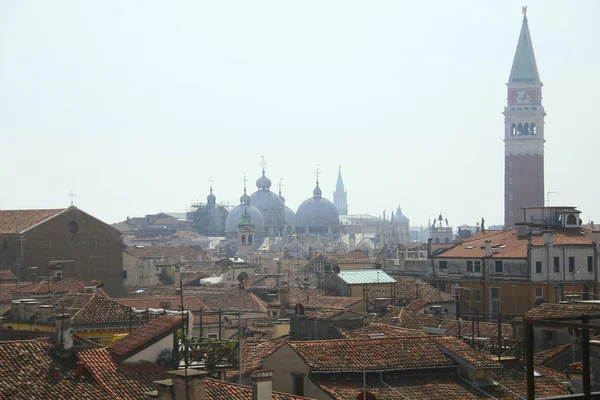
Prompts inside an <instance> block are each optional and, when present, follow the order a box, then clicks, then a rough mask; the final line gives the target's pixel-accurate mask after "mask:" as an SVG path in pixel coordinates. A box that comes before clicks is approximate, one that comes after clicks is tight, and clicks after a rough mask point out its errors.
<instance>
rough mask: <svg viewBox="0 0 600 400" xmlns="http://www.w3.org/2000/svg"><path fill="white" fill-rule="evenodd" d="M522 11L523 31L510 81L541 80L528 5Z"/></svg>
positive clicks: (520, 35)
mask: <svg viewBox="0 0 600 400" xmlns="http://www.w3.org/2000/svg"><path fill="white" fill-rule="evenodd" d="M522 11H523V23H522V25H521V33H520V34H519V42H518V43H517V50H516V52H515V58H514V60H513V65H512V69H511V70H510V78H509V79H508V81H509V83H521V82H539V81H540V75H539V73H538V68H537V63H536V61H535V54H534V52H533V43H532V42H531V33H529V24H528V23H527V6H524V7H523V8H522Z"/></svg>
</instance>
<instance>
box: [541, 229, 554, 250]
mask: <svg viewBox="0 0 600 400" xmlns="http://www.w3.org/2000/svg"><path fill="white" fill-rule="evenodd" d="M552 235H553V232H552V231H544V233H543V236H544V246H548V247H551V246H552V245H553V242H552Z"/></svg>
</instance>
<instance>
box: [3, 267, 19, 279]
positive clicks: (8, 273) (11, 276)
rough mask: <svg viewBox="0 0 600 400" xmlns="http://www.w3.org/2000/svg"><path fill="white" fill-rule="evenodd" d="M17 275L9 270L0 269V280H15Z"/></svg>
mask: <svg viewBox="0 0 600 400" xmlns="http://www.w3.org/2000/svg"><path fill="white" fill-rule="evenodd" d="M16 280H17V277H16V276H15V274H13V273H12V272H11V271H9V270H5V269H3V270H0V281H16Z"/></svg>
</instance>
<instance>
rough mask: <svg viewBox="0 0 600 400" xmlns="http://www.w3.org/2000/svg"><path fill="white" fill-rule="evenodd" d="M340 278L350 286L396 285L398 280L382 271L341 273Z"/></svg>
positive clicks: (369, 270) (363, 270)
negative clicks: (370, 284) (371, 284)
mask: <svg viewBox="0 0 600 400" xmlns="http://www.w3.org/2000/svg"><path fill="white" fill-rule="evenodd" d="M337 275H338V277H339V278H340V279H342V280H343V281H344V282H346V283H347V284H349V285H357V284H358V285H360V284H363V285H364V284H368V283H396V280H395V279H394V278H392V277H391V276H389V275H388V274H386V273H385V272H383V271H382V270H380V269H359V270H346V271H340V272H339V273H338V274H337Z"/></svg>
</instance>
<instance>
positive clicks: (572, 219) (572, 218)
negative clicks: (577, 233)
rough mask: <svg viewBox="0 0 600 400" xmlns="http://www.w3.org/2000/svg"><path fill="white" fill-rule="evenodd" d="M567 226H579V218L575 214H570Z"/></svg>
mask: <svg viewBox="0 0 600 400" xmlns="http://www.w3.org/2000/svg"><path fill="white" fill-rule="evenodd" d="M567 225H577V218H576V217H575V215H573V214H569V216H568V217H567Z"/></svg>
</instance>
